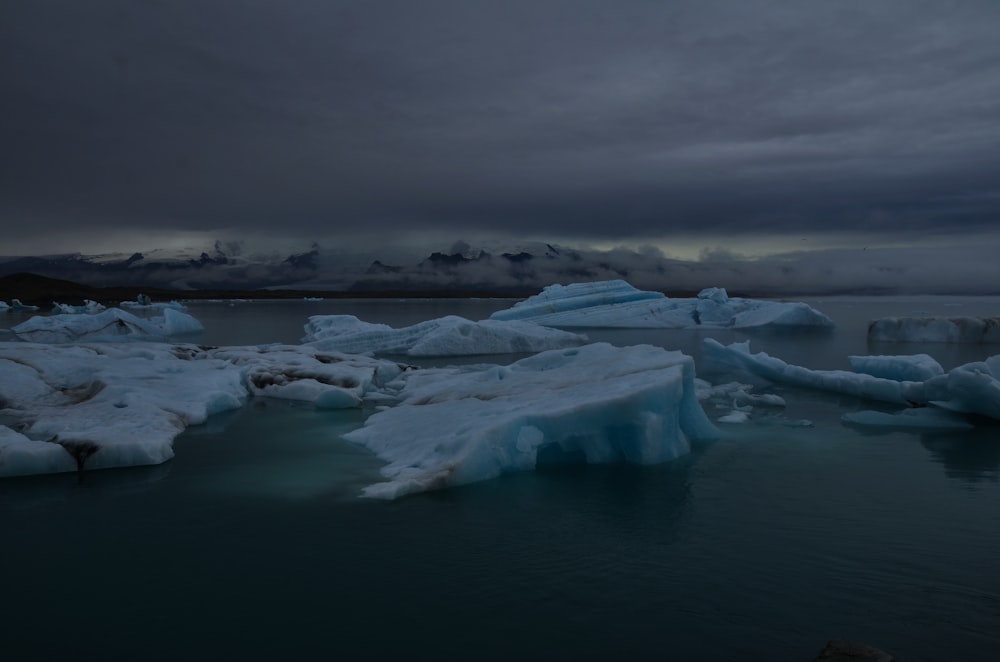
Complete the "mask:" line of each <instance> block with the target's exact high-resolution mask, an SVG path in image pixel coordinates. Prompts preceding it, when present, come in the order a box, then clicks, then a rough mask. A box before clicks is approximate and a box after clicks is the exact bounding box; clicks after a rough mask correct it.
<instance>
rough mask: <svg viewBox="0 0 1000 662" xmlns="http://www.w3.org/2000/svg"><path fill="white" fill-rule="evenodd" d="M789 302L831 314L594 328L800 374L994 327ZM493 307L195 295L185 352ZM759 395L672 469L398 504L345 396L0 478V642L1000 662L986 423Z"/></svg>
mask: <svg viewBox="0 0 1000 662" xmlns="http://www.w3.org/2000/svg"><path fill="white" fill-rule="evenodd" d="M807 301H808V303H810V304H811V305H814V306H816V307H817V308H819V309H820V310H823V311H824V312H826V313H827V314H829V315H831V316H832V317H833V318H834V319H835V320H836V321H837V322H838V328H837V329H836V330H835V331H834V332H832V333H811V334H797V335H788V334H784V335H773V334H772V335H746V334H737V333H727V332H711V333H710V334H709V333H706V332H693V331H642V332H640V331H607V330H593V331H589V332H588V333H589V335H590V336H591V338H592V339H593V340H609V341H611V342H616V343H619V344H630V343H636V342H647V343H653V344H659V345H662V346H664V347H668V348H671V349H683V350H685V351H686V352H688V353H691V354H693V355H694V356H696V358H697V356H698V354H699V344H700V341H701V339H702V338H704V337H705V336H706V335H711V336H712V337H715V338H718V339H719V340H721V341H724V342H731V341H735V340H745V339H750V341H751V348H752V349H753V350H754V351H767V352H769V353H771V354H774V355H776V356H779V357H781V358H783V359H785V360H788V361H789V362H794V363H800V364H804V365H808V366H811V367H818V368H846V367H847V366H848V364H847V359H846V357H847V355H848V354H852V353H856V354H867V353H913V352H928V353H930V354H932V355H934V356H935V357H937V358H938V360H939V361H941V363H942V364H943V365H945V367H946V368H949V367H952V366H954V365H957V364H959V363H963V362H966V361H970V360H976V359H979V358H982V357H984V356H987V355H989V354H992V353H1000V347H985V348H984V347H961V348H959V347H949V346H941V345H938V346H935V345H920V346H910V345H906V346H896V347H892V346H888V347H885V346H883V347H868V346H867V344H866V341H865V333H864V332H865V327H866V325H867V322H868V320H869V319H873V318H876V317H882V316H888V315H920V314H933V315H949V316H958V315H998V314H1000V300H997V299H983V298H976V299H956V298H951V299H945V298H909V299H903V298H892V299H885V298H883V299H872V298H869V299H863V298H833V299H809V300H807ZM509 304H510V302H509V301H493V300H477V301H409V302H407V301H395V302H389V301H329V302H326V301H324V302H315V303H311V302H284V303H281V302H274V303H237V304H234V305H232V306H230V305H228V304H219V303H216V304H209V303H199V304H192V305H191V306H190V310H191V312H192V313H193V314H194V315H196V316H197V317H199V318H200V319H201V320H202V321H203V322H204V323H205V324H206V327H207V329H206V332H205V334H203V336H202V337H201V338H200V339H198V340H199V342H204V343H206V344H243V343H259V342H296V341H297V340H298V339H299V338H300V336H301V334H302V324H303V323H304V322H305V319H306V317H307V316H308V315H310V314H330V313H351V314H356V315H358V317H360V318H362V319H365V320H368V321H378V322H386V323H390V324H393V325H402V324H409V323H413V322H416V321H419V320H422V319H429V318H432V317H438V316H441V315H445V314H460V315H464V316H466V317H470V318H481V317H485V316H488V315H489V313H490V312H492V311H493V310H496V309H498V308H503V307H506V306H508V305H509ZM9 323H10V321H9V320H8V321H7V322H5V324H9ZM439 363H440V362H439ZM775 392H777V393H780V394H781V395H782V396H783V397H785V398H786V400H787V402H788V406H787V408H786V410H785V411H784V412H781V414H780V416H775V417H772V418H766V417H761V418H759V419H757V420H756V421H755V422H752V423H750V424H747V425H740V426H726V427H722V426H720V427H722V431H723V438H722V439H721V440H719V441H717V442H713V443H711V444H706V445H704V446H701V447H698V448H696V449H695V451H694V452H693V453H692V454H691V455H689V456H687V457H685V458H682V459H681V460H679V461H676V462H673V463H670V464H667V465H663V466H657V467H631V466H604V467H597V466H577V467H561V468H558V469H549V470H546V471H543V472H537V473H523V474H514V475H509V476H505V477H503V478H501V479H498V480H494V481H489V482H484V483H481V484H477V485H472V486H467V487H463V488H459V489H454V490H449V491H445V492H439V493H434V494H426V495H417V496H413V497H409V498H405V499H402V500H399V501H396V502H391V503H383V502H372V501H366V500H361V499H358V498H356V494H357V493H358V490H359V489H360V487H361V486H363V485H366V484H367V483H369V482H371V481H373V480H374V479H375V477H376V476H377V472H378V467H379V462H378V461H377V460H376V459H374V458H373V457H371V456H370V455H369V454H367V453H366V452H365V451H363V450H361V449H358V448H356V447H354V446H352V445H350V444H347V443H346V442H344V441H342V440H341V439H340V435H341V434H342V433H343V432H345V431H347V430H350V429H352V428H353V427H355V426H357V425H359V424H360V423H361V422H362V421H363V418H364V416H365V414H364V413H363V412H357V411H350V412H320V411H316V410H314V409H312V408H310V407H306V406H302V405H298V404H294V403H288V402H280V401H270V400H258V401H255V402H254V403H252V404H251V405H249V406H248V407H246V408H245V409H243V410H240V411H237V412H232V413H229V414H224V415H221V416H218V417H215V418H213V419H212V420H210V421H209V423H207V424H206V425H204V426H200V427H196V428H191V429H189V430H188V431H187V432H186V433H184V434H183V435H182V436H181V437H179V438H178V440H177V442H176V451H177V457H176V458H175V459H174V460H173V461H171V462H169V463H167V464H165V465H162V466H159V467H149V468H139V469H131V470H120V471H104V472H92V473H90V474H88V475H87V476H86V479H85V481H84V483H83V484H77V482H76V478H75V477H74V476H50V477H40V478H31V479H7V480H4V481H2V482H0V530H2V531H3V533H2V537H0V541H2V557H0V558H2V563H0V579H2V587H3V592H2V598H0V599H2V604H3V610H2V618H0V632H2V633H3V648H2V650H3V653H2V655H3V658H4V659H12V660H21V659H38V660H42V659H54V658H57V657H68V658H70V659H101V660H125V659H129V660H131V659H153V660H160V659H163V660H167V659H178V658H181V657H184V658H186V659H255V660H256V659H275V658H278V657H283V658H299V659H301V658H320V657H322V658H324V659H337V657H338V656H339V657H340V658H341V659H376V658H378V659H383V658H385V657H386V656H387V655H401V656H407V657H416V658H421V659H423V658H437V659H456V660H457V659H462V660H467V659H498V660H500V659H503V660H507V659H511V658H515V657H516V658H524V659H537V658H540V657H541V656H543V655H544V656H546V657H552V658H555V659H562V658H576V659H609V658H612V657H613V656H614V657H619V658H624V659H643V660H645V659H650V660H653V659H656V660H663V659H674V660H727V659H734V660H735V659H739V660H756V659H761V660H809V659H812V657H813V656H814V655H815V654H816V653H817V652H818V651H819V649H820V648H821V647H822V646H823V644H824V643H825V642H826V640H828V639H830V638H834V637H844V638H850V639H858V640H862V641H866V642H868V643H870V644H872V645H876V646H879V647H882V648H884V649H886V650H889V651H891V652H892V653H894V654H896V655H897V657H898V659H901V660H995V659H998V656H1000V556H998V550H1000V485H998V475H1000V426H997V425H995V424H987V425H983V426H982V427H980V428H979V429H977V430H975V431H973V432H970V433H960V434H955V433H948V434H926V433H923V434H922V433H918V432H913V433H910V432H892V433H885V434H864V433H861V432H859V431H857V430H854V429H852V428H848V427H846V426H843V425H841V423H840V420H839V419H840V415H841V414H843V413H844V412H846V411H852V410H855V409H866V408H872V407H873V405H872V404H871V403H865V402H861V401H858V400H855V399H852V398H846V397H841V396H833V395H828V394H821V393H813V392H804V391H795V390H790V389H786V388H780V387H779V388H776V389H775ZM712 413H713V412H711V411H710V412H709V414H710V415H712ZM782 417H784V418H782ZM786 418H787V419H793V420H797V419H809V420H810V421H812V422H813V427H810V428H794V427H787V426H785V425H782V424H781V423H782V421H783V420H784V419H786Z"/></svg>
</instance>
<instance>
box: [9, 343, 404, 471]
mask: <svg viewBox="0 0 1000 662" xmlns="http://www.w3.org/2000/svg"><path fill="white" fill-rule="evenodd" d="M404 368H405V367H404V366H400V365H398V364H396V363H393V362H390V361H379V360H376V359H370V358H366V357H360V356H353V357H347V356H338V355H333V354H329V353H322V352H318V351H317V350H314V349H311V348H300V347H294V346H262V347H227V348H220V349H211V348H200V347H197V346H194V345H169V344H161V343H141V342H132V343H97V344H92V345H50V344H37V343H21V342H6V343H0V375H2V379H0V416H2V417H3V420H4V421H5V422H6V423H7V426H6V427H4V428H0V476H12V475H26V474H36V473H51V472H59V471H72V470H76V469H77V468H78V462H79V464H80V466H85V468H87V469H99V468H108V467H125V466H136V465H148V464H159V463H161V462H164V461H166V460H168V459H170V458H171V457H173V439H174V437H176V436H177V435H178V434H179V433H180V432H181V431H182V430H183V429H184V428H185V427H186V426H188V425H194V424H199V423H203V422H204V421H205V420H206V418H207V417H208V416H210V415H211V414H214V413H218V412H222V411H225V410H228V409H234V408H237V407H240V406H242V404H243V403H244V402H245V401H246V399H247V397H248V396H250V395H263V396H269V397H277V398H288V399H295V400H307V401H310V402H313V403H315V404H316V406H318V407H351V406H357V405H358V404H359V403H360V402H361V401H362V400H364V399H367V395H368V391H372V392H375V393H377V392H378V390H379V389H380V388H382V387H383V386H385V385H386V384H387V383H388V382H391V381H393V380H396V379H397V378H398V377H399V376H400V375H401V374H402V372H403V370H404ZM385 390H386V391H387V392H389V393H391V392H392V388H390V387H388V386H386V387H385ZM375 400H376V401H378V397H377V395H376V397H375Z"/></svg>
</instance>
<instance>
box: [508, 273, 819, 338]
mask: <svg viewBox="0 0 1000 662" xmlns="http://www.w3.org/2000/svg"><path fill="white" fill-rule="evenodd" d="M491 319H495V320H526V321H531V322H534V323H536V324H541V325H544V326H556V327H594V328H597V327H601V328H612V327H614V328H664V329H686V328H693V327H713V328H721V327H730V328H738V329H752V328H797V327H812V328H829V327H832V326H833V321H832V320H831V319H830V318H829V317H827V316H826V315H824V314H823V313H821V312H819V311H817V310H815V309H813V308H811V307H810V306H808V305H806V304H804V303H799V302H782V301H760V300H756V299H744V298H740V297H730V296H728V294H727V293H726V290H725V289H723V288H720V287H713V288H708V289H705V290H702V291H701V292H700V293H699V294H698V296H697V297H696V298H669V297H666V296H664V295H663V294H662V293H660V292H645V291H642V290H638V289H636V288H634V287H632V285H630V284H628V283H627V282H625V281H623V280H611V281H602V282H596V283H573V284H571V285H550V286H548V287H546V288H545V289H544V290H542V292H540V293H539V294H536V295H535V296H533V297H529V298H528V299H525V300H524V301H519V302H518V303H516V304H514V305H513V306H512V307H510V308H508V309H506V310H500V311H497V312H495V313H493V315H492V316H491Z"/></svg>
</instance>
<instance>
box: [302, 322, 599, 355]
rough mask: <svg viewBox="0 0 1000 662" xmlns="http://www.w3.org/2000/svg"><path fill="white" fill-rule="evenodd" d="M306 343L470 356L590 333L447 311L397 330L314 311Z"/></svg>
mask: <svg viewBox="0 0 1000 662" xmlns="http://www.w3.org/2000/svg"><path fill="white" fill-rule="evenodd" d="M305 332H306V335H305V337H304V338H303V342H305V343H308V344H309V345H311V346H312V347H315V348H317V349H322V350H336V351H340V352H346V353H350V354H366V353H375V354H400V355H407V356H470V355H476V354H511V353H533V352H541V351H545V350H549V349H562V348H565V347H577V346H579V345H583V344H584V343H586V342H587V338H586V336H582V335H579V334H576V333H569V332H568V331H559V330H557V329H548V328H545V327H541V326H538V325H537V324H532V323H530V322H519V321H510V322H501V321H497V320H484V321H481V322H473V321H470V320H467V319H465V318H463V317H457V316H455V315H449V316H447V317H441V318H438V319H433V320H428V321H426V322H420V323H418V324H414V325H412V326H407V327H403V328H400V329H394V328H392V327H390V326H388V325H386V324H371V323H369V322H363V321H361V320H359V319H358V318H357V317H355V316H353V315H313V316H312V317H310V318H309V322H308V323H307V324H306V325H305Z"/></svg>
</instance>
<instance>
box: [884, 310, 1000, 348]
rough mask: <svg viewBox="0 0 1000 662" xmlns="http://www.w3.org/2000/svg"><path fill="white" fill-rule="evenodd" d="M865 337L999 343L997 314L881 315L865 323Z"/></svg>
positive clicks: (889, 339)
mask: <svg viewBox="0 0 1000 662" xmlns="http://www.w3.org/2000/svg"><path fill="white" fill-rule="evenodd" d="M868 340H869V341H871V342H941V343H973V344H979V343H1000V317H883V318H882V319H877V320H874V321H873V322H871V323H870V324H869V325H868Z"/></svg>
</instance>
